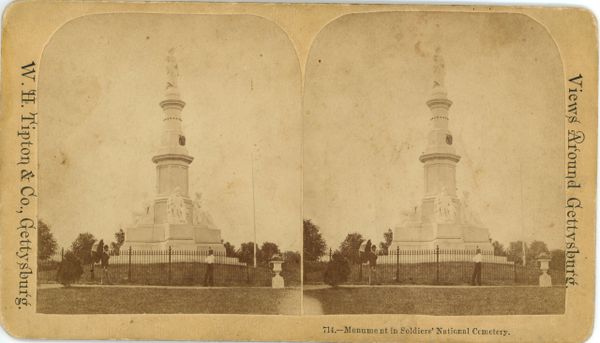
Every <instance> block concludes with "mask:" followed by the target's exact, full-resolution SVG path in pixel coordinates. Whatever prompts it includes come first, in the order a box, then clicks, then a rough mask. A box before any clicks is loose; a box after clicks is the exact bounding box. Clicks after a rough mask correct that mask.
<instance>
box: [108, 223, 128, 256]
mask: <svg viewBox="0 0 600 343" xmlns="http://www.w3.org/2000/svg"><path fill="white" fill-rule="evenodd" d="M115 240H116V242H111V243H110V249H111V250H112V251H113V252H114V253H115V255H119V252H120V250H121V246H122V245H123V243H124V242H125V231H123V229H119V231H117V232H115Z"/></svg>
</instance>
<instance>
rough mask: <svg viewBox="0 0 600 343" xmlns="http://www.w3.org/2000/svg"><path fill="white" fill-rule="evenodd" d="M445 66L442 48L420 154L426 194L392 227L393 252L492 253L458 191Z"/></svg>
mask: <svg viewBox="0 0 600 343" xmlns="http://www.w3.org/2000/svg"><path fill="white" fill-rule="evenodd" d="M444 76H445V66H444V61H443V58H442V56H441V54H440V49H439V48H438V49H437V50H436V53H435V55H434V67H433V89H432V93H431V98H430V99H429V100H428V101H427V106H428V107H429V109H430V110H431V113H432V114H431V118H430V120H431V131H429V135H428V138H427V147H426V149H425V152H424V153H423V154H422V155H421V156H420V157H419V160H420V161H421V162H422V163H423V164H424V169H425V174H424V175H425V195H424V196H423V199H422V201H421V204H420V206H415V207H414V209H413V210H412V211H411V213H410V214H409V215H408V218H407V219H406V221H405V222H404V223H403V224H402V225H400V226H398V227H396V228H395V230H394V238H393V242H392V245H391V249H392V251H394V250H395V249H396V247H400V249H432V248H435V247H436V246H439V247H440V248H441V249H475V248H480V249H482V250H484V251H493V247H492V245H491V243H490V235H489V231H488V229H486V228H485V227H484V226H483V224H482V223H481V221H480V220H479V219H478V218H477V216H476V215H475V214H474V213H473V212H472V210H471V209H470V208H469V203H468V202H469V200H468V193H463V196H462V197H459V196H458V195H457V187H456V165H457V164H458V162H459V161H460V156H459V155H458V154H457V153H456V150H455V149H454V145H453V137H452V133H451V132H450V130H449V129H448V123H449V118H448V110H449V109H450V106H451V105H452V101H450V99H448V94H447V92H446V87H445V83H444Z"/></svg>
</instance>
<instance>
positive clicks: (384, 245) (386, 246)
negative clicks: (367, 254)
mask: <svg viewBox="0 0 600 343" xmlns="http://www.w3.org/2000/svg"><path fill="white" fill-rule="evenodd" d="M393 240H394V232H393V231H392V229H388V230H387V231H386V232H384V233H383V242H380V243H379V251H381V252H382V253H383V255H388V254H389V253H390V251H389V250H390V245H392V241H393Z"/></svg>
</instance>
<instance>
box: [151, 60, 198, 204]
mask: <svg viewBox="0 0 600 343" xmlns="http://www.w3.org/2000/svg"><path fill="white" fill-rule="evenodd" d="M178 76H179V72H178V69H177V62H176V60H175V56H174V51H173V49H171V50H170V51H169V55H168V57H167V85H166V90H165V100H163V101H161V102H160V107H162V109H163V112H164V117H163V130H162V137H161V146H160V148H159V150H158V152H157V154H156V155H154V156H153V157H152V162H154V163H156V173H157V177H156V193H157V195H158V196H168V195H170V194H173V193H175V192H178V193H179V194H180V195H181V196H183V197H186V198H187V197H188V194H189V192H188V189H189V187H188V180H189V178H188V167H189V165H190V163H192V161H193V159H194V158H193V157H192V156H190V155H189V153H188V151H187V148H186V147H185V145H186V137H185V135H184V134H183V129H182V126H181V124H182V116H181V112H182V110H183V108H184V106H185V102H184V101H183V100H181V98H180V94H179V88H178V85H177V78H178Z"/></svg>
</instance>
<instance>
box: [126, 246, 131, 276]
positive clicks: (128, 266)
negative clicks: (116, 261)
mask: <svg viewBox="0 0 600 343" xmlns="http://www.w3.org/2000/svg"><path fill="white" fill-rule="evenodd" d="M127 281H129V282H131V245H130V246H129V254H128V262H127Z"/></svg>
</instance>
